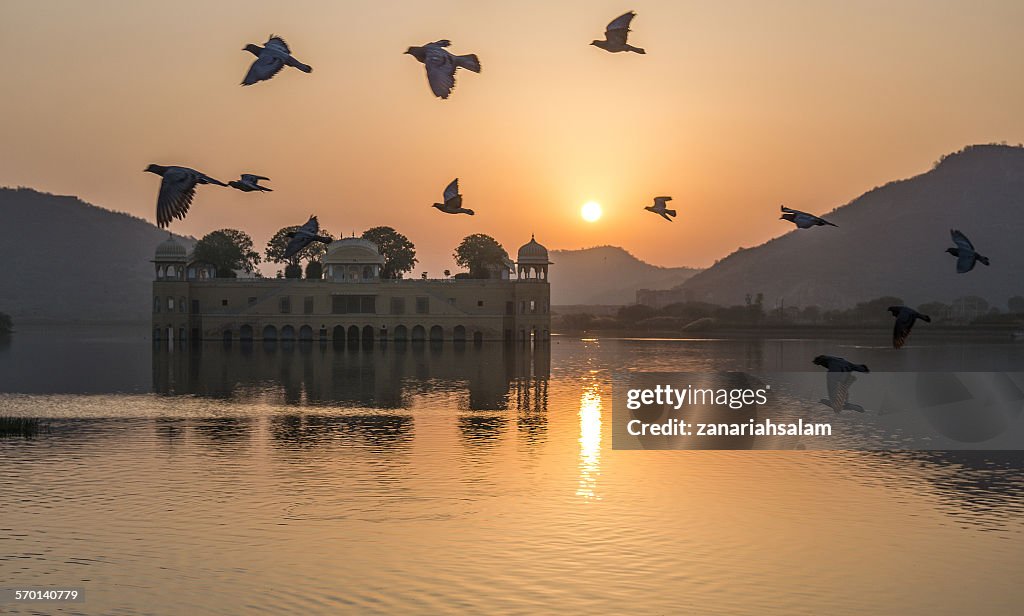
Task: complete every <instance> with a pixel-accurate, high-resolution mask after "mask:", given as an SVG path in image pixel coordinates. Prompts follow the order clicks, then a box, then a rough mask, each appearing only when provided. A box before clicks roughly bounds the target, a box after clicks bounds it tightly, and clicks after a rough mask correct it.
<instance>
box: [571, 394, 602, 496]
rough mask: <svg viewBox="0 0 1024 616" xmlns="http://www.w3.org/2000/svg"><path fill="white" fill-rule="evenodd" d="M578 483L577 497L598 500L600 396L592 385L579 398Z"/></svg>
mask: <svg viewBox="0 0 1024 616" xmlns="http://www.w3.org/2000/svg"><path fill="white" fill-rule="evenodd" d="M579 442H580V461H579V470H580V481H579V487H578V488H577V490H576V495H577V496H582V497H583V498H585V499H588V500H590V499H593V500H598V499H600V498H601V497H600V496H599V495H598V494H597V478H598V475H600V474H601V394H600V392H599V391H598V384H597V383H592V384H590V385H588V386H587V388H586V389H584V390H583V394H582V395H581V396H580V439H579Z"/></svg>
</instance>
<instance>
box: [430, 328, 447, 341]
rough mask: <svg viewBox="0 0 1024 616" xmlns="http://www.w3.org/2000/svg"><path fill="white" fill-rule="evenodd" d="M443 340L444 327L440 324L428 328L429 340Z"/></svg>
mask: <svg viewBox="0 0 1024 616" xmlns="http://www.w3.org/2000/svg"><path fill="white" fill-rule="evenodd" d="M442 340H444V329H442V328H441V326H440V325H435V326H433V327H431V328H430V341H431V342H441V341H442Z"/></svg>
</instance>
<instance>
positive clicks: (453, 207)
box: [432, 178, 476, 216]
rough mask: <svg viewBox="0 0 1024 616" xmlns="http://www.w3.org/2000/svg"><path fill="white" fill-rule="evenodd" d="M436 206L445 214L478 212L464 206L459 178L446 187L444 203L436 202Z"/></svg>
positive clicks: (472, 213) (471, 214)
mask: <svg viewBox="0 0 1024 616" xmlns="http://www.w3.org/2000/svg"><path fill="white" fill-rule="evenodd" d="M432 207H436V208H437V209H439V210H441V211H442V212H444V213H445V214H469V215H470V216H473V215H474V214H476V212H474V211H473V210H470V209H467V208H464V207H462V195H460V194H459V178H455V179H454V180H452V182H451V184H449V185H448V186H446V187H445V189H444V203H435V204H434V205H433V206H432Z"/></svg>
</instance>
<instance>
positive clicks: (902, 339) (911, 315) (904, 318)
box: [888, 306, 932, 349]
mask: <svg viewBox="0 0 1024 616" xmlns="http://www.w3.org/2000/svg"><path fill="white" fill-rule="evenodd" d="M888 310H889V312H891V313H892V316H894V317H896V325H894V326H893V330H892V348H894V349H898V348H900V347H902V346H903V345H904V344H905V343H906V342H907V337H908V336H910V330H911V329H912V328H913V327H914V321H916V320H918V319H921V320H922V321H924V322H925V323H931V322H932V318H931V317H929V316H928V315H926V314H921V313H920V312H918V311H916V310H914V309H913V308H907V307H906V306H889V308H888Z"/></svg>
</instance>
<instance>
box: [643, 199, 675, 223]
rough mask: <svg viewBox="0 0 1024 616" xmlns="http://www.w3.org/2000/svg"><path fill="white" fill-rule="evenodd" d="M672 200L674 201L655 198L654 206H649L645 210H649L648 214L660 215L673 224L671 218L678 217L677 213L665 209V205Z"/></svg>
mask: <svg viewBox="0 0 1024 616" xmlns="http://www.w3.org/2000/svg"><path fill="white" fill-rule="evenodd" d="M671 200H672V197H655V198H654V205H648V206H647V207H645V208H644V209H645V210H647V211H648V212H654V213H655V214H658V215H659V216H661V217H662V218H664V219H665V220H667V221H669V222H672V218H671V217H673V216H675V215H676V211H675V210H670V209H668V208H666V207H665V204H666V203H668V202H669V201H671Z"/></svg>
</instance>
